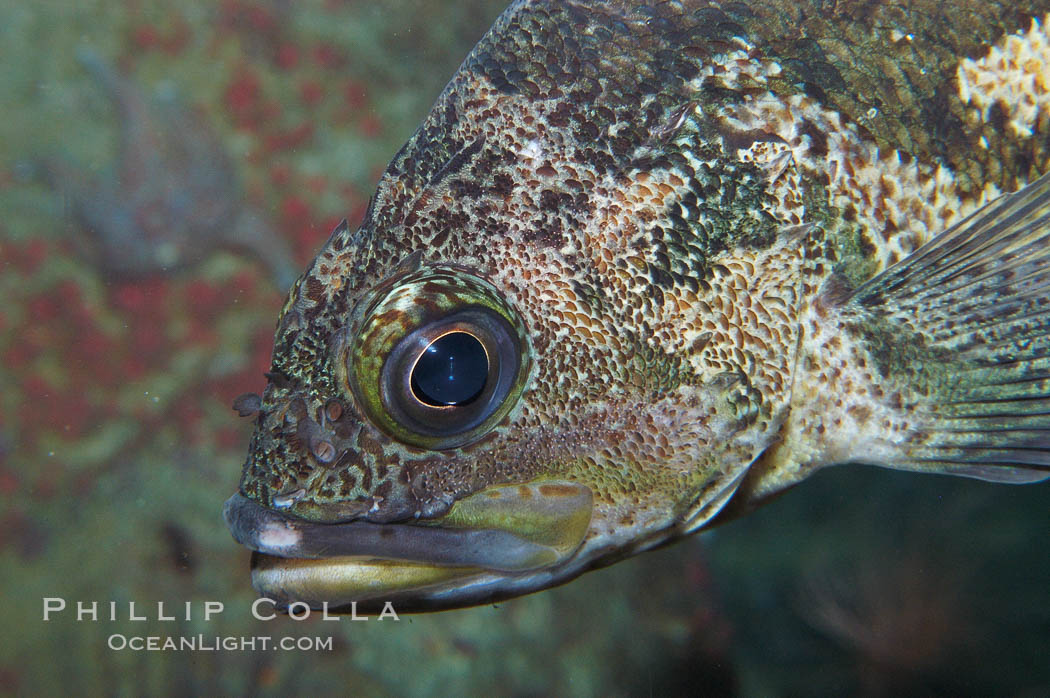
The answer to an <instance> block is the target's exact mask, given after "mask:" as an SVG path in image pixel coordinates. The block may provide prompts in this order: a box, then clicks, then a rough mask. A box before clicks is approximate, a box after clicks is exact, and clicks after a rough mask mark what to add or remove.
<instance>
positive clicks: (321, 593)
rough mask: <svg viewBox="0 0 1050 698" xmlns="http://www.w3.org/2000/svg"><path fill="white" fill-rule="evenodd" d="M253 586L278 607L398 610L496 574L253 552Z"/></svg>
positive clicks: (472, 569) (475, 569) (374, 560)
mask: <svg viewBox="0 0 1050 698" xmlns="http://www.w3.org/2000/svg"><path fill="white" fill-rule="evenodd" d="M251 568H252V586H253V587H254V588H255V590H256V591H258V592H259V593H260V594H261V595H262V596H265V597H267V598H269V599H272V600H273V601H274V602H276V604H277V606H278V607H282V608H287V607H288V606H289V605H290V604H292V603H296V602H298V603H303V604H306V605H307V606H310V607H311V608H327V609H329V610H333V611H336V612H339V611H340V610H341V609H345V610H346V611H349V610H350V608H353V609H355V610H365V611H367V609H369V608H376V609H378V608H381V607H382V606H383V605H384V604H386V603H387V602H390V603H393V604H400V605H399V606H398V607H397V611H398V612H399V613H400V612H402V610H404V611H405V612H411V611H412V610H415V607H416V606H419V607H420V608H419V610H428V609H429V608H430V607H434V606H435V605H437V604H436V602H434V601H431V602H430V603H428V599H431V598H433V597H440V596H441V595H442V593H443V592H444V593H448V592H449V591H451V590H452V589H462V588H464V586H469V585H470V583H471V582H472V581H476V580H481V579H482V578H485V577H492V576H493V575H492V573H491V572H487V571H486V570H483V569H481V568H478V567H440V566H435V565H428V564H425V563H415V562H410V561H402V560H382V559H377V558H367V557H355V556H346V557H330V558H321V559H300V558H284V557H276V556H273V555H267V554H265V553H259V552H255V553H252V563H251Z"/></svg>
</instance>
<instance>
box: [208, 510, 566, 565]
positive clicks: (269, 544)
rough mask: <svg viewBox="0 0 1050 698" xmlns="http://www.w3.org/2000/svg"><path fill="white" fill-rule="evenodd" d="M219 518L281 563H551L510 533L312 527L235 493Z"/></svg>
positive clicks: (545, 553) (544, 551) (363, 524)
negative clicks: (343, 559)
mask: <svg viewBox="0 0 1050 698" xmlns="http://www.w3.org/2000/svg"><path fill="white" fill-rule="evenodd" d="M223 516H224V517H225V519H226V525H227V526H228V527H229V529H230V532H231V533H232V534H233V537H234V539H235V540H236V541H237V542H238V543H240V544H241V545H243V546H245V547H247V548H250V549H251V550H255V551H258V552H261V553H267V554H269V555H275V556H278V557H285V558H326V557H336V556H349V555H357V556H367V557H375V558H383V559H391V560H406V561H412V562H422V563H428V564H433V565H449V566H453V565H455V566H471V567H480V568H484V569H490V570H499V571H519V570H528V569H535V568H538V567H544V566H547V565H550V564H551V563H553V562H555V561H556V558H555V556H554V554H553V553H552V552H551V551H550V549H549V548H547V547H545V546H542V545H538V544H536V543H534V542H532V541H529V540H526V539H524V538H522V537H520V536H517V535H515V534H514V533H511V532H509V531H504V530H499V529H491V528H485V529H468V528H448V527H442V526H436V525H427V524H412V523H390V524H377V523H371V522H368V521H350V522H344V523H314V522H310V521H304V520H302V519H297V518H294V517H291V516H288V515H286V514H282V513H280V512H277V511H274V510H272V509H267V508H266V507H264V506H262V505H260V504H258V503H256V502H254V501H252V500H251V499H248V498H247V497H245V496H244V495H242V494H240V493H239V492H238V493H237V494H234V495H233V496H232V497H230V498H229V499H228V500H227V501H226V504H225V505H224V506H223Z"/></svg>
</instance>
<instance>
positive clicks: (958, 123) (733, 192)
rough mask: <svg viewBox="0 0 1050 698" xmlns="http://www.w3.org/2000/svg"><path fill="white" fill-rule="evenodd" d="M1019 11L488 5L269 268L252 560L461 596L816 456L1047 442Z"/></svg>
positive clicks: (739, 493)
mask: <svg viewBox="0 0 1050 698" xmlns="http://www.w3.org/2000/svg"><path fill="white" fill-rule="evenodd" d="M1048 13H1050V0H1038V1H1031V2H1029V1H1025V2H1012V3H1006V2H987V1H986V0H960V1H959V2H956V3H952V7H951V11H950V12H949V11H946V10H945V9H944V6H943V5H942V3H941V2H939V1H935V0H914V2H909V3H883V2H862V3H859V2H833V3H829V2H824V1H823V0H794V1H792V2H783V1H781V0H755V1H753V2H747V3H744V2H709V1H701V0H696V1H693V0H684V1H681V2H660V3H640V2H639V3H629V2H620V1H610V2H570V1H564V2H555V1H554V0H529V1H522V2H516V3H514V4H513V5H512V6H511V7H510V8H509V9H508V10H507V11H506V12H505V13H504V14H503V15H502V16H501V17H500V18H499V20H498V21H497V22H496V24H495V26H494V27H493V28H492V29H491V30H490V31H489V32H488V34H487V35H486V36H485V37H484V38H483V39H482V40H481V42H480V43H479V44H478V46H477V47H476V48H475V49H474V50H473V52H472V53H471V54H470V55H469V56H468V57H467V59H466V61H465V62H464V64H463V66H462V67H461V68H460V70H459V71H458V72H457V73H456V74H455V76H454V77H453V78H452V81H451V83H450V84H449V85H448V87H447V88H446V89H445V90H444V92H443V93H442V94H441V96H440V97H439V99H438V101H437V104H436V105H435V106H434V108H433V110H432V111H431V112H430V114H429V115H428V116H427V118H426V120H425V121H424V122H423V124H422V125H421V126H420V128H419V130H418V131H417V132H416V133H415V135H413V136H412V138H411V140H409V142H408V143H407V145H405V146H404V148H402V149H401V151H400V152H399V153H397V155H396V156H395V157H394V159H393V162H392V163H391V164H390V166H389V167H388V168H387V169H386V171H385V173H384V174H383V175H382V177H381V179H380V181H379V184H378V189H377V191H376V193H375V196H374V197H373V199H372V201H371V205H370V206H369V209H368V212H367V214H366V215H365V219H364V221H363V222H362V223H361V225H360V226H359V227H358V228H357V229H356V230H354V229H351V228H350V227H349V226H347V225H346V224H345V223H344V224H343V225H340V226H339V227H338V228H337V229H336V230H335V231H334V233H333V234H332V236H331V238H330V239H329V241H328V242H327V243H326V244H325V246H324V248H323V249H322V250H321V251H320V254H318V256H317V258H316V259H315V260H314V261H313V262H312V263H311V264H310V266H309V268H308V269H307V270H306V271H305V272H304V273H303V275H302V276H301V277H300V278H299V280H298V281H297V282H296V283H295V285H294V287H293V288H292V289H291V291H290V293H289V297H288V300H287V302H286V304H285V306H284V309H283V311H282V312H281V316H280V319H279V321H278V324H277V330H276V337H275V345H274V353H273V365H272V369H271V371H270V372H269V373H268V374H267V377H268V379H269V383H268V385H267V386H266V390H265V393H264V395H263V396H262V398H261V401H259V402H258V404H257V405H254V406H253V408H254V407H256V406H257V407H258V412H257V416H256V420H255V432H254V435H253V437H252V440H251V446H250V452H249V454H248V458H247V462H246V463H245V466H244V471H243V476H242V479H241V482H240V488H239V492H238V493H237V494H235V495H234V496H233V497H232V498H231V499H230V500H229V501H228V502H227V504H226V507H225V515H226V520H227V523H228V524H229V527H230V529H231V531H232V532H233V535H234V538H236V540H237V541H239V542H240V543H242V544H243V545H245V546H247V547H249V548H251V549H252V550H254V551H256V552H255V554H254V556H253V561H252V582H253V584H254V586H255V588H256V589H257V590H258V591H259V592H260V593H262V594H264V595H266V596H269V597H271V598H273V599H275V600H277V601H278V602H279V603H284V604H288V603H291V602H293V601H302V602H306V603H309V604H311V605H320V604H322V603H323V602H328V604H329V605H330V607H332V608H333V609H334V608H337V607H339V606H344V605H346V604H348V603H349V602H351V601H357V602H361V604H362V606H361V607H364V606H365V605H375V604H378V603H379V602H382V601H391V602H393V603H395V605H396V607H397V608H398V610H399V611H400V610H427V609H436V608H447V607H453V606H462V605H469V604H477V603H484V602H488V601H493V600H496V599H502V598H507V597H511V596H516V595H519V594H524V593H527V592H531V591H535V590H538V589H542V588H545V587H549V586H551V585H554V584H558V583H560V582H564V581H566V580H568V579H571V578H572V577H575V576H576V575H579V574H580V573H582V572H584V571H586V570H588V569H592V568H594V567H599V566H602V565H606V564H609V563H611V562H614V561H616V560H618V559H621V558H623V557H625V556H628V555H632V554H634V553H637V552H640V551H642V550H645V549H647V548H650V547H653V546H655V545H657V544H660V543H663V542H666V541H668V540H670V539H673V538H677V537H680V536H683V535H686V534H689V533H692V532H694V531H696V530H698V529H700V528H703V527H705V526H707V525H709V524H711V523H712V522H713V521H716V520H722V519H724V518H726V517H729V516H732V515H736V514H739V513H741V512H744V511H746V510H747V509H749V508H750V507H753V506H754V505H756V504H758V503H760V502H761V501H762V500H763V499H765V498H768V497H769V496H770V495H773V494H774V493H777V492H779V491H781V490H784V489H785V488H787V487H790V486H791V485H794V484H795V483H798V482H799V481H801V480H803V479H804V478H806V477H807V476H809V475H810V474H812V473H813V472H815V471H816V470H818V469H819V468H822V467H824V466H827V465H832V464H836V463H858V462H859V463H871V464H877V465H882V466H886V467H890V468H898V469H903V470H912V471H920V472H939V473H951V474H955V475H964V476H967V477H976V478H981V479H985V480H994V481H1002V482H1011V483H1022V482H1033V481H1038V480H1043V479H1045V478H1047V477H1048V476H1050V292H1048V288H1050V177H1044V176H1043V175H1044V174H1045V173H1046V172H1047V170H1048V169H1050V33H1048V32H1050V16H1048ZM242 407H243V404H242ZM248 411H250V410H248Z"/></svg>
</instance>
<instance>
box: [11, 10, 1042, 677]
mask: <svg viewBox="0 0 1050 698" xmlns="http://www.w3.org/2000/svg"><path fill="white" fill-rule="evenodd" d="M504 5H505V2H504V1H503V0H464V1H457V2H451V1H446V2H438V1H435V0H382V2H363V1H355V0H310V1H307V2H299V3H292V2H288V1H287V0H283V1H282V0H269V1H267V0H219V1H218V2H204V1H202V0H187V1H184V2H179V3H161V2H152V1H146V0H123V1H121V0H85V1H83V2H78V3H67V2H58V1H57V0H43V1H42V2H35V3H22V2H16V1H15V0H0V19H2V21H0V38H2V44H3V46H4V47H5V60H4V61H3V62H2V64H0V103H2V104H3V105H4V117H3V119H2V120H0V211H2V212H3V216H2V218H0V299H2V302H0V381H2V386H3V388H2V389H0V592H2V602H0V626H2V627H3V632H2V639H0V693H3V694H8V693H9V694H11V695H30V694H31V695H59V694H65V693H68V692H75V693H77V694H82V695H140V694H150V695H184V694H223V695H289V694H300V693H302V694H305V693H312V694H320V695H328V694H332V695H335V694H348V693H349V694H352V695H360V696H426V695H449V694H451V695H482V694H492V695H514V696H541V695H555V696H592V695H602V696H634V695H710V696H734V695H742V696H825V695H828V696H831V695H870V696H881V695H895V696H908V695H952V696H971V695H972V696H987V695H1013V696H1046V695H1050V662H1048V661H1047V659H1048V656H1050V655H1048V651H1047V650H1048V648H1050V488H1048V487H1047V486H1046V485H1045V484H1044V485H1037V486H1032V487H1010V486H1003V485H992V484H988V483H983V482H976V481H967V480H961V479H955V478H948V477H936V476H918V475H912V474H903V473H894V472H890V471H883V470H877V469H874V468H862V467H842V468H836V469H831V470H828V471H825V472H823V473H821V474H819V475H818V476H816V477H814V478H812V479H811V480H809V481H807V482H806V483H804V484H803V485H801V486H800V487H798V488H796V489H795V490H793V491H791V492H789V493H787V494H785V495H784V496H782V497H780V498H779V499H778V500H777V501H775V502H772V503H770V504H768V505H766V506H764V507H763V508H761V509H759V510H758V511H756V512H754V513H752V514H750V515H749V516H747V517H744V518H742V519H740V520H737V521H734V522H731V523H728V524H726V525H724V526H721V527H719V528H716V529H714V530H712V531H709V532H706V533H704V534H701V535H699V536H694V537H693V538H691V539H689V540H686V541H684V542H682V543H679V544H677V545H673V546H671V547H668V548H666V549H663V550H660V551H656V552H652V553H648V554H645V555H642V556H639V557H636V558H634V559H632V560H629V561H627V562H623V563H620V564H617V565H615V566H613V567H610V568H608V569H605V570H601V571H597V572H592V573H589V574H587V575H585V576H584V577H582V578H580V579H579V580H577V581H575V582H572V583H570V584H568V585H566V586H564V587H561V588H558V589H554V590H551V591H547V592H542V593H539V594H535V595H532V596H528V597H525V598H521V599H517V600H513V601H508V602H504V603H500V604H498V605H495V606H487V607H481V608H476V609H470V610H464V611H451V612H445V613H440V614H434V615H429V616H402V617H401V619H400V620H399V621H393V620H383V621H380V620H377V619H375V618H373V619H372V620H370V621H368V622H354V621H350V620H343V621H341V622H338V623H336V622H327V621H324V620H322V619H321V618H320V617H319V616H317V615H316V614H315V615H313V616H312V617H311V618H309V619H307V620H303V621H295V620H292V619H289V618H286V617H279V618H276V619H273V620H269V621H260V620H256V619H255V618H253V616H252V614H251V612H250V608H251V603H252V601H253V600H254V599H255V593H254V592H253V591H252V589H251V587H250V585H249V575H248V552H247V551H246V550H245V549H243V548H242V547H241V546H239V545H237V544H236V543H235V542H234V541H233V540H232V538H231V537H230V535H229V533H228V531H227V529H226V526H225V525H224V523H223V520H222V515H221V509H222V503H223V501H224V500H225V499H226V497H227V496H229V494H230V493H231V492H233V491H234V489H235V488H236V483H237V481H238V479H239V476H240V468H241V464H242V462H243V458H244V455H245V452H246V448H247V442H248V437H249V434H250V430H251V423H250V421H249V420H245V419H240V418H238V417H237V415H236V414H235V413H234V412H233V411H232V410H231V409H230V405H231V403H232V402H233V400H234V399H235V398H236V397H237V396H238V395H241V394H243V393H246V392H255V391H260V390H261V389H262V388H263V386H264V385H265V379H264V378H263V372H264V371H266V370H267V368H268V366H269V360H270V351H271V348H272V341H273V328H274V322H275V320H276V318H277V314H278V311H279V309H280V307H281V305H282V303H283V300H284V293H285V291H286V290H287V287H288V286H289V285H290V283H291V281H292V280H293V279H294V278H295V276H296V275H297V274H298V271H299V270H300V269H301V268H303V267H304V266H305V265H306V264H307V263H308V262H309V261H310V259H312V258H313V256H314V254H315V252H316V251H317V249H318V248H319V247H320V246H321V244H322V243H323V242H324V241H325V240H326V239H327V237H328V235H329V233H330V232H331V230H332V229H333V228H334V226H335V225H336V224H337V223H338V222H339V221H340V220H341V219H342V218H344V217H346V218H347V219H349V221H350V224H351V225H352V226H353V225H356V224H357V223H358V222H360V219H361V218H362V216H363V215H364V212H365V207H366V205H367V202H368V198H369V196H370V194H371V192H372V190H373V187H374V185H375V181H376V179H377V178H378V176H379V174H380V173H381V172H382V170H383V168H385V166H386V164H387V162H388V161H389V160H390V158H391V157H392V156H393V154H394V153H395V152H396V151H397V150H398V148H400V146H401V145H402V144H403V142H404V141H405V140H406V139H407V138H408V137H409V136H410V135H411V133H412V132H413V130H414V129H415V128H416V126H417V125H418V124H419V122H420V120H421V119H422V118H423V116H424V115H425V114H426V112H427V110H428V109H429V107H430V105H431V103H432V102H433V100H434V99H435V98H436V97H437V95H438V93H439V92H440V90H441V88H442V87H443V86H444V84H445V82H446V81H447V80H448V78H449V77H450V76H451V75H452V73H453V71H454V70H455V69H456V67H457V66H458V65H459V63H460V62H461V61H462V59H463V58H464V56H465V55H466V54H467V52H468V51H469V49H470V48H471V46H472V45H473V44H474V42H475V41H477V39H478V38H480V36H481V35H482V34H483V33H484V31H485V30H486V29H487V28H488V27H489V26H490V25H491V24H492V21H493V20H494V19H495V18H496V17H497V16H498V14H499V13H500V12H501V11H502V9H503V8H504ZM216 221H219V222H220V223H219V224H217V223H216ZM45 597H59V598H63V599H65V600H66V601H67V603H68V604H69V606H70V610H67V611H66V612H64V613H61V614H54V616H53V617H52V619H51V620H49V621H47V622H44V620H43V599H44V598H45ZM77 601H84V602H91V601H98V602H99V607H100V611H99V616H100V620H98V621H97V622H91V621H89V620H82V621H79V622H78V621H77V620H76V617H75V614H74V613H73V611H72V610H71V609H72V608H73V607H74V606H75V604H76V602H77ZM111 601H114V602H116V603H117V604H118V606H117V608H118V613H119V616H118V620H116V621H109V620H107V617H108V616H107V614H108V609H109V602H111ZM158 601H162V602H164V603H165V605H166V607H167V609H168V610H167V612H168V613H173V615H175V616H176V617H177V619H176V620H174V621H162V620H158V619H157V617H156V615H157V614H156V604H157V602H158ZM207 601H221V602H222V603H223V604H224V606H225V610H224V611H223V612H222V613H221V614H219V615H217V616H216V617H214V618H212V619H211V620H207V621H206V620H204V618H203V613H202V609H203V604H204V603H205V602H207ZM129 602H135V604H136V607H137V609H138V612H139V613H145V615H147V616H148V618H149V619H148V620H146V621H132V620H129V618H128V606H127V605H128V603H129ZM185 602H192V609H193V614H192V618H190V619H188V620H187V619H185V618H184V617H183V612H182V608H183V607H184V605H185ZM114 634H122V635H126V636H131V635H136V636H150V635H152V636H162V637H163V636H180V635H197V634H202V635H203V636H205V637H213V636H230V637H250V636H273V637H282V636H287V637H296V638H298V637H303V638H308V639H309V638H331V647H330V648H326V649H323V650H321V649H315V650H304V651H276V652H275V651H261V650H258V651H241V650H217V651H196V652H178V651H166V652H165V651H152V652H151V651H138V652H136V651H132V650H130V649H124V650H113V649H110V647H109V638H110V637H111V636H112V635H114Z"/></svg>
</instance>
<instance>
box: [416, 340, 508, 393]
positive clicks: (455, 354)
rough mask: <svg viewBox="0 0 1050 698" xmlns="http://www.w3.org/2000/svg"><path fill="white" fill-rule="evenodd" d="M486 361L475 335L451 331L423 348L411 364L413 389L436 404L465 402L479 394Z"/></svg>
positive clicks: (486, 365) (483, 349)
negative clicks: (414, 363) (414, 362)
mask: <svg viewBox="0 0 1050 698" xmlns="http://www.w3.org/2000/svg"><path fill="white" fill-rule="evenodd" d="M488 373H489V361H488V358H487V357H486V356H485V348H484V347H483V346H481V342H479V341H478V339H477V337H475V336H473V335H471V334H468V333H466V332H450V333H448V334H446V335H444V336H443V337H439V338H438V339H437V340H435V341H434V342H433V343H431V345H430V346H428V347H427V348H426V349H425V350H423V354H422V355H421V356H420V357H419V360H418V361H416V365H415V366H414V367H413V368H412V392H413V393H414V394H415V396H416V398H418V399H419V401H420V402H423V403H426V404H427V405H433V406H435V407H447V406H450V405H466V404H468V403H470V402H471V401H472V400H474V399H475V398H477V397H478V395H481V391H482V390H484V389H485V380H486V379H487V378H488Z"/></svg>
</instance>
